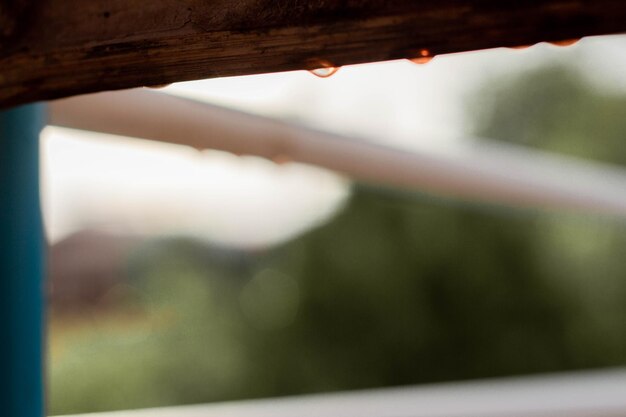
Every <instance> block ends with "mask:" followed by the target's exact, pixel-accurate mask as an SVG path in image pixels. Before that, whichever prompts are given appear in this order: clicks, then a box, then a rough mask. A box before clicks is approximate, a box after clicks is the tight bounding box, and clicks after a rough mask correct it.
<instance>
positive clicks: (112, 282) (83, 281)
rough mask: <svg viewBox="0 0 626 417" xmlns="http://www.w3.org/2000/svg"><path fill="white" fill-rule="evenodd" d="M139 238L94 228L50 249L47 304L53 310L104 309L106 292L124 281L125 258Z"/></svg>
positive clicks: (125, 276)
mask: <svg viewBox="0 0 626 417" xmlns="http://www.w3.org/2000/svg"><path fill="white" fill-rule="evenodd" d="M141 241H142V239H141V238H138V237H130V236H122V235H114V234H108V233H104V232H100V231H95V230H84V231H80V232H77V233H74V234H72V235H70V236H68V237H67V238H65V239H63V240H61V241H59V242H57V243H55V244H54V245H52V246H51V247H50V249H49V255H48V258H49V265H48V282H49V297H50V307H51V309H52V310H53V311H55V312H61V313H63V312H79V311H81V310H85V309H91V308H106V307H109V306H108V305H107V304H110V303H112V302H114V301H115V300H113V299H106V298H105V296H106V294H107V293H108V292H109V291H111V290H112V289H113V288H115V287H116V286H117V285H118V284H122V283H126V282H127V277H128V274H127V260H128V257H129V254H130V253H131V252H132V250H133V248H134V247H135V246H136V245H137V244H139V243H140V242H141Z"/></svg>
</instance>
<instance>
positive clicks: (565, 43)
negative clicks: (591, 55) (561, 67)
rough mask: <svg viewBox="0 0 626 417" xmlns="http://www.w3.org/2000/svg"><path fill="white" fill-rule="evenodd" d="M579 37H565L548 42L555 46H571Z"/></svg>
mask: <svg viewBox="0 0 626 417" xmlns="http://www.w3.org/2000/svg"><path fill="white" fill-rule="evenodd" d="M579 40H580V39H565V40H562V41H553V42H550V43H551V44H552V45H555V46H572V45H574V44H575V43H576V42H578V41H579Z"/></svg>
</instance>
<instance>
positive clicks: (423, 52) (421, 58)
mask: <svg viewBox="0 0 626 417" xmlns="http://www.w3.org/2000/svg"><path fill="white" fill-rule="evenodd" d="M433 58H434V57H433V56H432V54H431V53H430V51H429V50H428V49H420V51H419V54H418V56H417V57H415V58H411V59H410V60H409V61H411V62H413V63H414V64H418V65H423V64H428V63H429V62H430V61H432V60H433Z"/></svg>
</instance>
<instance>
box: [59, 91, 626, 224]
mask: <svg viewBox="0 0 626 417" xmlns="http://www.w3.org/2000/svg"><path fill="white" fill-rule="evenodd" d="M50 109H51V114H50V123H51V124H53V125H57V126H63V127H69V128H75V129H84V130H91V131H96V132H103V133H111V134H117V135H124V136H130V137H137V138H143V139H150V140H156V141H162V142H168V143H176V144H181V145H188V146H192V147H194V148H198V149H218V150H223V151H228V152H233V153H236V154H249V155H257V156H261V157H265V158H270V159H280V160H291V161H296V162H302V163H307V164H313V165H317V166H321V167H325V168H328V169H331V170H334V171H337V172H341V173H343V174H346V175H347V176H349V177H351V178H354V179H355V180H359V181H364V182H368V183H373V184H379V185H385V186H392V187H399V188H402V189H412V190H420V191H425V192H430V193H436V194H440V195H444V196H451V197H458V198H464V199H472V200H479V201H484V202H491V203H496V204H508V205H516V206H525V207H540V208H558V209H574V210H589V211H596V212H603V213H609V214H614V215H626V171H624V170H622V169H621V168H618V167H614V166H610V165H606V164H600V163H592V162H589V161H585V160H580V159H575V158H565V157H561V156H557V155H553V154H548V153H545V152H540V151H533V150H530V149H525V148H521V147H515V146H504V145H494V144H490V145H478V146H476V147H474V148H472V149H468V150H467V151H465V152H463V153H459V154H455V155H454V156H446V155H440V154H431V153H416V152H408V151H402V150H398V149H394V148H391V147H385V146H382V145H377V144H373V143H371V142H367V141H365V140H358V139H351V138H346V137H343V136H339V135H335V134H331V133H326V132H321V131H316V130H312V129H308V128H304V127H301V126H296V125H292V124H289V123H285V122H282V121H278V120H274V119H270V118H265V117H260V116H255V115H251V114H246V113H243V112H239V111H235V110H229V109H226V108H222V107H218V106H214V105H210V104H206V103H201V102H197V101H193V100H188V99H182V98H178V97H174V96H170V95H167V94H163V93H159V92H151V91H144V90H128V91H121V92H108V93H99V94H94V95H86V96H79V97H73V98H68V99H63V100H58V101H54V102H52V103H51V105H50Z"/></svg>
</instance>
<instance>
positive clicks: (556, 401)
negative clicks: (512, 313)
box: [76, 369, 626, 417]
mask: <svg viewBox="0 0 626 417" xmlns="http://www.w3.org/2000/svg"><path fill="white" fill-rule="evenodd" d="M102 395H106V393H105V392H103V393H102ZM86 416H87V415H83V416H80V417H86ZM88 416H90V417H624V416H626V369H613V370H606V371H591V372H578V373H571V374H556V375H547V376H535V377H521V378H506V379H492V380H481V381H469V382H463V383H445V384H433V385H425V386H417V387H405V388H394V389H376V390H367V391H356V392H346V393H333V394H322V395H308V396H300V397H287V398H279V399H266V400H253V401H240V402H230V403H217V404H211V405H194V406H185V407H171V408H155V409H145V410H136V411H118V412H111V413H98V414H90V415H88ZM76 417H78V416H76Z"/></svg>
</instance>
